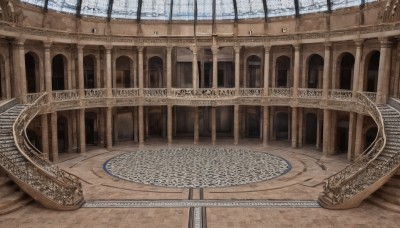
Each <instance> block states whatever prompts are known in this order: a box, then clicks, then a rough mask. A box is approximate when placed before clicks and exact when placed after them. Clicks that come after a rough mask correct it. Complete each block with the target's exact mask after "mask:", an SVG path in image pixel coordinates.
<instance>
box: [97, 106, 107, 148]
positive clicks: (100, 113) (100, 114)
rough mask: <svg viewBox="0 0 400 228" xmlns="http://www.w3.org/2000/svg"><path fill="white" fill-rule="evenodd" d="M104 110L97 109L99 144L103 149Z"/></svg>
mask: <svg viewBox="0 0 400 228" xmlns="http://www.w3.org/2000/svg"><path fill="white" fill-rule="evenodd" d="M104 116H105V115H104V109H102V108H99V110H98V117H99V144H100V145H102V146H103V147H105V142H104V141H105V140H104V125H105V121H104Z"/></svg>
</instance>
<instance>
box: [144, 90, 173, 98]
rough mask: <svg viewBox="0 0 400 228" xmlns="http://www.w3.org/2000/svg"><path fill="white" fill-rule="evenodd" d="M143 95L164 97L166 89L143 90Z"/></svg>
mask: <svg viewBox="0 0 400 228" xmlns="http://www.w3.org/2000/svg"><path fill="white" fill-rule="evenodd" d="M143 95H144V96H145V97H166V96H167V89H166V88H145V89H143Z"/></svg>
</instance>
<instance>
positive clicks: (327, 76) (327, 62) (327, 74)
mask: <svg viewBox="0 0 400 228" xmlns="http://www.w3.org/2000/svg"><path fill="white" fill-rule="evenodd" d="M324 46H325V55H324V71H323V76H322V78H323V79H322V83H323V84H322V97H323V98H324V99H328V90H329V80H331V47H332V43H329V42H328V43H325V44H324Z"/></svg>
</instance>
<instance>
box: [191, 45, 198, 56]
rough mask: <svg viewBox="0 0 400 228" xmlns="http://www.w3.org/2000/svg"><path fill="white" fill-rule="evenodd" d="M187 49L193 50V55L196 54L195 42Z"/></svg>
mask: <svg viewBox="0 0 400 228" xmlns="http://www.w3.org/2000/svg"><path fill="white" fill-rule="evenodd" d="M189 49H190V50H191V51H192V52H193V55H197V51H198V49H199V48H198V47H197V45H196V44H193V45H192V46H190V47H189Z"/></svg>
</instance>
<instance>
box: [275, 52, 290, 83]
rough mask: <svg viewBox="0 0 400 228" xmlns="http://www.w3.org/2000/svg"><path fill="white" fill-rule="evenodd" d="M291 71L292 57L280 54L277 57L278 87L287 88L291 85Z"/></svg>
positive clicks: (276, 73)
mask: <svg viewBox="0 0 400 228" xmlns="http://www.w3.org/2000/svg"><path fill="white" fill-rule="evenodd" d="M289 72H290V58H289V57H287V56H280V57H278V58H277V59H276V71H275V75H276V87H278V88H287V87H289V84H290V83H289Z"/></svg>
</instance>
